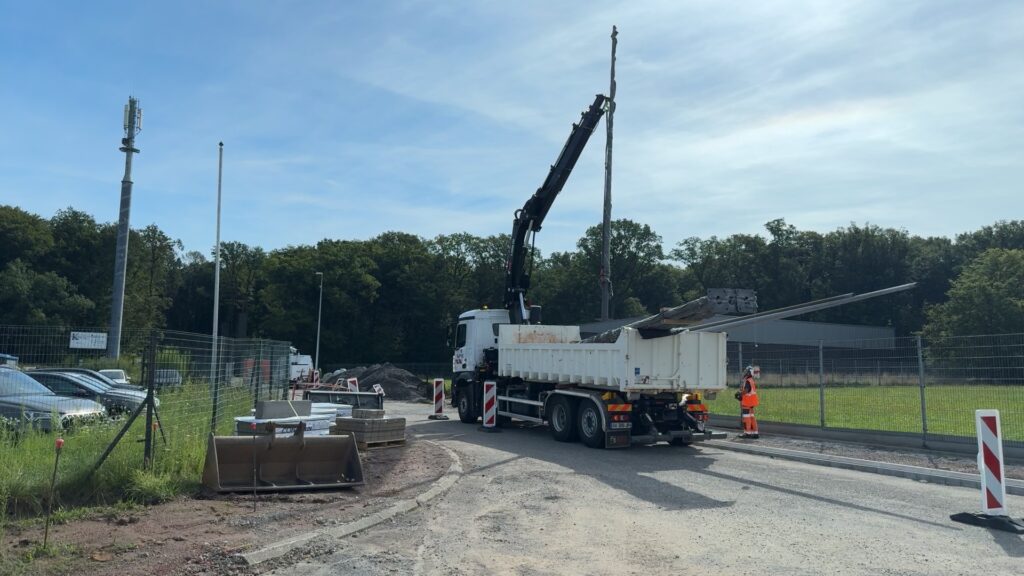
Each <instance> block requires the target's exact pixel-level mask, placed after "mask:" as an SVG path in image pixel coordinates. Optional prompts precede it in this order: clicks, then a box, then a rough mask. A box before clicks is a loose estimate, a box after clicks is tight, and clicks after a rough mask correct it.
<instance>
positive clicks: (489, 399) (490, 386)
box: [480, 380, 498, 432]
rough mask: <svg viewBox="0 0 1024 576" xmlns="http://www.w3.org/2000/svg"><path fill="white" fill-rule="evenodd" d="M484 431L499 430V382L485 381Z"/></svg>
mask: <svg viewBox="0 0 1024 576" xmlns="http://www.w3.org/2000/svg"><path fill="white" fill-rule="evenodd" d="M480 429H481V430H483V431H484V432H498V383H497V382H495V381H494V380H486V381H484V425H483V426H481V427H480Z"/></svg>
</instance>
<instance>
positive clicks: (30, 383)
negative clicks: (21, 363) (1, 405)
mask: <svg viewBox="0 0 1024 576" xmlns="http://www.w3.org/2000/svg"><path fill="white" fill-rule="evenodd" d="M26 394H38V395H41V396H53V395H54V394H53V392H51V391H50V389H49V388H47V387H46V386H43V385H42V384H40V383H39V382H36V381H35V380H33V379H32V378H30V377H29V376H28V375H26V374H22V373H21V372H18V371H17V370H11V369H8V368H4V369H0V396H24V395H26Z"/></svg>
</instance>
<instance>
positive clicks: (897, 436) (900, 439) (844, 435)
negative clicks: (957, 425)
mask: <svg viewBox="0 0 1024 576" xmlns="http://www.w3.org/2000/svg"><path fill="white" fill-rule="evenodd" d="M737 412H738V411H737ZM710 424H711V426H712V427H715V428H729V429H736V430H739V429H740V428H741V425H740V415H739V414H736V415H735V416H723V415H721V414H712V415H711V417H710ZM757 425H758V428H760V432H761V434H780V435H783V436H799V437H803V438H814V439H816V440H838V441H840V442H857V443H860V444H874V445H878V446H889V447H893V448H915V449H918V450H921V449H927V450H940V451H943V452H956V453H960V454H970V455H974V454H977V453H978V442H977V440H976V439H974V438H961V437H959V436H942V435H938V434H929V435H928V438H927V440H926V441H922V437H921V434H919V433H918V434H913V433H909V432H883V431H880V430H853V429H849V428H821V427H819V426H808V425H805V424H785V423H780V422H764V421H762V420H758V422H757ZM1003 455H1004V456H1005V457H1006V459H1007V460H1012V461H1020V462H1024V448H1022V447H1018V446H1007V445H1005V444H1004V445H1003Z"/></svg>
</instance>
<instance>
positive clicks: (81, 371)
mask: <svg viewBox="0 0 1024 576" xmlns="http://www.w3.org/2000/svg"><path fill="white" fill-rule="evenodd" d="M60 371H61V372H74V373H75V374H82V375H83V376H88V377H90V378H94V379H96V380H99V381H100V382H103V383H104V384H106V385H107V386H110V387H113V388H123V389H125V390H135V391H136V392H145V391H146V389H145V388H143V387H142V386H136V385H135V384H124V383H121V382H117V381H115V380H112V379H111V378H109V377H107V376H104V375H103V374H100V373H99V372H97V371H96V370H89V369H88V368H60Z"/></svg>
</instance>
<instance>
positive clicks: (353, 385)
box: [345, 378, 359, 392]
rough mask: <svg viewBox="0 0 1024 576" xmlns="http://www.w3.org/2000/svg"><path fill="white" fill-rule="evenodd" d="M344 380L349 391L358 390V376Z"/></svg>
mask: <svg viewBox="0 0 1024 576" xmlns="http://www.w3.org/2000/svg"><path fill="white" fill-rule="evenodd" d="M345 382H347V383H348V391H349V392H359V379H358V378H349V379H348V380H346V381H345Z"/></svg>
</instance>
